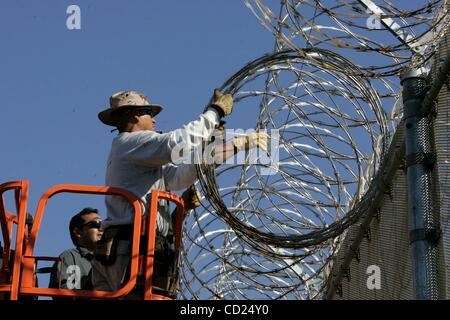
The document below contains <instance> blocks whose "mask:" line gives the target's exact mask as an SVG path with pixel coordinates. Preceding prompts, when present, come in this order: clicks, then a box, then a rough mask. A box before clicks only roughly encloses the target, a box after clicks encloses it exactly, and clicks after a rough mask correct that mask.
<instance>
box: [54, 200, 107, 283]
mask: <svg viewBox="0 0 450 320" xmlns="http://www.w3.org/2000/svg"><path fill="white" fill-rule="evenodd" d="M101 226H102V220H101V217H100V215H99V214H98V210H97V209H94V208H89V207H88V208H84V209H83V210H81V211H80V212H79V213H77V214H76V215H74V216H73V217H72V219H70V223H69V233H70V238H71V239H72V242H73V244H74V245H75V248H73V249H69V250H66V251H64V252H63V253H61V254H60V256H59V257H60V258H61V259H62V261H60V262H56V263H55V264H54V266H53V268H52V272H51V274H50V284H49V287H50V288H64V289H83V290H92V288H93V287H92V282H91V271H92V259H93V253H94V251H95V247H96V243H97V241H99V240H100V238H101V237H102V234H103V230H102V228H101Z"/></svg>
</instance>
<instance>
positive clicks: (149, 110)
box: [128, 108, 155, 118]
mask: <svg viewBox="0 0 450 320" xmlns="http://www.w3.org/2000/svg"><path fill="white" fill-rule="evenodd" d="M131 112H139V114H140V115H141V116H143V115H145V114H148V115H149V116H150V117H152V118H153V117H154V116H155V112H154V111H153V110H152V109H148V108H143V109H137V110H130V111H128V113H131Z"/></svg>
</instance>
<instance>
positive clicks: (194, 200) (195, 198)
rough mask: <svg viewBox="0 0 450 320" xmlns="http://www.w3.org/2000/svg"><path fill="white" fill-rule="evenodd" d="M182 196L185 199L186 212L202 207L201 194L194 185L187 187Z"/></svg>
mask: <svg viewBox="0 0 450 320" xmlns="http://www.w3.org/2000/svg"><path fill="white" fill-rule="evenodd" d="M181 198H182V199H183V201H184V211H186V212H187V211H190V210H192V209H195V208H197V207H200V202H201V200H200V198H201V195H200V192H199V191H198V190H197V188H196V187H195V186H194V185H192V186H190V187H189V188H187V189H186V191H184V192H183V194H182V195H181Z"/></svg>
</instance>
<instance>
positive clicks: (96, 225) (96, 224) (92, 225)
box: [83, 220, 102, 229]
mask: <svg viewBox="0 0 450 320" xmlns="http://www.w3.org/2000/svg"><path fill="white" fill-rule="evenodd" d="M83 227H87V228H88V229H101V228H102V221H101V220H92V221H89V222H86V223H85V224H83Z"/></svg>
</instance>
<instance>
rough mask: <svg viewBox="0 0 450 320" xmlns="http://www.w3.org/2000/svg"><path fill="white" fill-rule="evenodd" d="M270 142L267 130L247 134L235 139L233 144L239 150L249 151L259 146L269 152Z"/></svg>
mask: <svg viewBox="0 0 450 320" xmlns="http://www.w3.org/2000/svg"><path fill="white" fill-rule="evenodd" d="M268 143H269V135H268V134H267V133H265V132H252V133H250V134H247V135H245V136H242V137H239V138H234V139H233V145H234V147H235V148H236V149H237V150H238V151H241V150H245V151H248V150H250V149H253V148H256V147H258V148H260V149H262V150H264V151H266V152H267V145H268Z"/></svg>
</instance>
